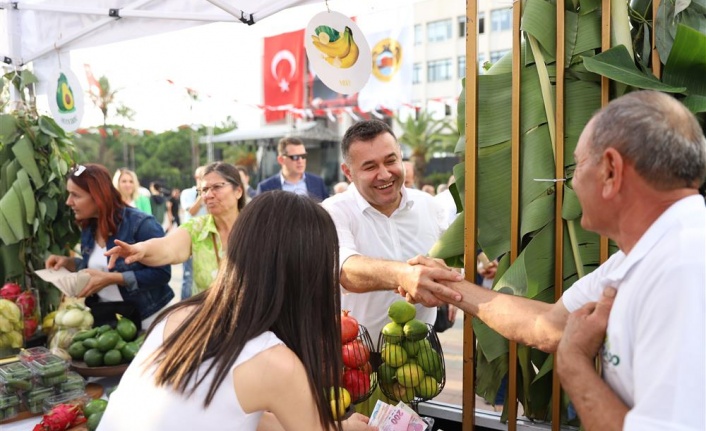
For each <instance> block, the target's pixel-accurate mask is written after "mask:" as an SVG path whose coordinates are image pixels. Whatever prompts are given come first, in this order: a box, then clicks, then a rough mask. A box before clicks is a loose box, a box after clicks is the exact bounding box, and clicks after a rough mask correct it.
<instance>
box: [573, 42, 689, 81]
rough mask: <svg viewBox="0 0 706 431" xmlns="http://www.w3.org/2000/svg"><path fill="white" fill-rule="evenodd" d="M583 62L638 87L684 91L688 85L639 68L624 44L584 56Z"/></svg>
mask: <svg viewBox="0 0 706 431" xmlns="http://www.w3.org/2000/svg"><path fill="white" fill-rule="evenodd" d="M583 63H584V65H585V66H586V69H587V70H589V71H590V72H594V73H597V74H599V75H603V76H605V77H607V78H610V79H612V80H614V81H617V82H621V83H623V84H627V85H630V86H633V87H636V88H642V89H646V90H656V91H664V92H666V93H683V92H684V91H685V90H686V87H674V86H671V85H668V84H664V83H663V82H661V81H659V80H658V79H657V78H655V77H654V76H653V75H651V74H649V73H644V72H641V71H640V70H638V69H637V67H635V63H634V62H633V61H632V58H631V57H630V54H629V53H628V50H627V49H626V48H625V47H624V46H623V45H618V46H616V47H613V48H611V49H609V50H608V51H605V52H602V53H600V54H598V55H596V56H594V57H583Z"/></svg>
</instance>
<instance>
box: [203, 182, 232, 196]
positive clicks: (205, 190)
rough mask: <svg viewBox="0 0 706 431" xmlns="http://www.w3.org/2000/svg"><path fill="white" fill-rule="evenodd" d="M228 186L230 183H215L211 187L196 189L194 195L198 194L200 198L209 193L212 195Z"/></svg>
mask: <svg viewBox="0 0 706 431" xmlns="http://www.w3.org/2000/svg"><path fill="white" fill-rule="evenodd" d="M228 184H230V183H227V182H222V183H216V184H214V185H212V186H206V187H201V188H200V189H196V193H198V194H199V195H201V196H206V194H207V193H208V192H211V191H212V192H213V193H217V192H218V191H219V190H220V189H222V188H223V187H225V186H227V185H228Z"/></svg>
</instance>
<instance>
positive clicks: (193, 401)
mask: <svg viewBox="0 0 706 431" xmlns="http://www.w3.org/2000/svg"><path fill="white" fill-rule="evenodd" d="M240 217H241V218H240V220H239V221H238V223H237V224H236V225H235V227H234V228H233V230H232V232H231V234H230V238H229V241H228V249H227V254H226V256H225V257H224V266H223V270H222V271H221V273H220V274H219V276H218V278H217V279H216V281H215V282H214V283H213V286H212V287H211V288H210V289H209V290H208V291H206V292H204V293H203V294H201V295H197V296H194V297H192V298H190V299H187V300H186V301H182V302H179V303H177V304H175V305H173V306H172V307H170V308H168V309H167V310H165V312H163V313H161V314H160V315H159V317H157V319H156V321H155V324H154V326H153V327H152V328H151V329H150V331H149V333H148V335H147V339H146V340H145V343H144V344H143V346H142V348H141V349H140V351H139V353H138V354H137V356H136V357H135V359H134V360H133V361H132V363H131V364H130V367H129V368H128V369H127V371H126V372H125V374H124V375H123V377H122V379H121V380H120V384H119V385H118V388H117V390H116V391H115V392H113V394H112V395H111V396H110V403H108V408H107V409H106V411H105V413H104V414H103V418H102V419H101V423H100V425H99V426H98V430H99V431H111V430H133V431H140V430H145V431H146V430H149V431H160V430H175V429H182V430H188V429H198V430H223V429H230V430H240V431H254V430H255V429H257V427H258V424H259V423H260V420H261V419H262V418H263V412H266V411H267V412H271V415H270V414H268V415H267V417H268V418H270V420H269V421H268V422H267V425H268V426H269V425H272V422H271V420H272V419H276V420H277V421H279V424H281V426H282V427H283V429H285V430H334V429H339V430H340V429H341V428H342V429H344V430H349V431H354V430H357V431H372V430H374V429H375V428H373V427H371V426H369V425H368V424H367V418H366V417H364V416H362V415H359V414H353V416H351V417H350V418H349V419H347V420H345V421H343V423H341V422H339V421H337V420H335V419H334V417H333V413H332V411H331V402H330V401H329V399H328V397H329V396H330V393H331V392H334V393H335V392H338V391H330V389H329V388H331V387H340V385H341V382H340V380H341V370H342V369H343V363H342V358H341V339H340V335H341V332H340V331H341V329H340V311H339V310H340V306H341V304H340V295H341V293H340V289H339V288H338V238H337V236H336V228H335V226H334V224H333V220H331V217H330V216H329V215H328V213H327V212H326V210H324V209H323V208H321V207H320V206H319V205H318V204H317V203H316V202H315V201H313V200H312V199H310V198H308V197H305V196H297V195H295V194H294V193H287V192H282V191H273V192H271V193H265V194H263V195H261V196H257V197H255V198H254V199H253V200H252V202H250V203H249V204H248V205H247V206H246V207H245V209H244V210H243V212H242V215H241V216H240ZM263 262H271V264H268V265H264V264H263ZM156 405H158V407H159V408H155V406H156ZM272 415H274V418H272V417H271V416H272ZM260 429H262V428H260Z"/></svg>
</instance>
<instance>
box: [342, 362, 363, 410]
mask: <svg viewBox="0 0 706 431" xmlns="http://www.w3.org/2000/svg"><path fill="white" fill-rule="evenodd" d="M342 382H343V387H344V388H346V390H348V392H349V393H350V394H351V399H352V400H353V401H354V402H355V401H360V399H361V398H363V396H365V394H367V393H368V391H369V390H370V377H368V375H367V374H365V373H364V372H363V371H361V370H346V371H344V372H343V379H342Z"/></svg>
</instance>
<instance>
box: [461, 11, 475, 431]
mask: <svg viewBox="0 0 706 431" xmlns="http://www.w3.org/2000/svg"><path fill="white" fill-rule="evenodd" d="M477 17H478V4H477V0H466V120H465V122H466V156H465V160H464V161H465V164H466V179H465V184H464V186H465V191H466V201H465V202H464V208H465V211H464V214H465V220H464V223H465V225H464V226H465V232H464V237H465V241H464V261H465V266H466V279H467V280H468V281H470V282H472V283H475V280H476V275H477V272H478V270H477V267H476V243H477V242H478V241H477V238H476V237H477V233H476V232H477V224H478V222H477V208H478V206H477V202H478V199H477V195H476V188H477V172H478V169H477V168H478V137H477V136H478V134H477V125H478V105H477V103H478V102H477V101H478V60H477V59H478V22H477V21H478V20H477ZM475 353H476V337H475V334H474V333H473V316H472V315H470V314H466V316H465V318H464V319H463V401H462V402H463V412H462V416H461V418H462V423H461V426H462V428H463V430H464V431H472V430H473V429H475V413H476V369H475V363H476V361H475Z"/></svg>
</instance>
